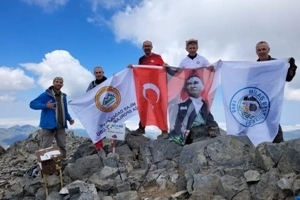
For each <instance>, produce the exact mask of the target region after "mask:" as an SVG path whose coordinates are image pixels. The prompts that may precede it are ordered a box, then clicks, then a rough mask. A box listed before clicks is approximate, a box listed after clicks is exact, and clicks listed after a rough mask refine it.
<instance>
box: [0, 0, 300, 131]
mask: <svg viewBox="0 0 300 200" xmlns="http://www.w3.org/2000/svg"><path fill="white" fill-rule="evenodd" d="M175 2H176V3H175ZM299 7H300V1H297V0H285V1H278V2H277V3H276V4H274V3H273V1H272V0H251V1H240V0H226V1H220V0H185V1H174V0H147V1H146V0H145V1H143V0H72V1H71V0H1V1H0V11H1V12H0V27H1V31H0V44H1V47H0V80H1V82H0V105H1V111H0V126H10V125H15V124H28V123H29V124H33V125H37V124H38V121H39V114H40V112H39V111H34V110H31V109H30V108H29V107H28V104H29V102H30V101H31V100H32V99H33V98H35V97H36V96H37V95H39V94H40V93H41V92H43V91H44V90H45V89H46V88H48V87H49V86H50V85H51V84H52V79H53V77H55V76H62V77H64V80H65V84H64V87H63V89H62V90H63V91H64V92H65V93H67V94H68V99H69V100H71V99H74V98H77V97H79V96H81V95H82V94H83V93H84V92H85V90H86V88H87V86H88V84H89V83H90V81H92V80H93V75H92V73H91V72H92V70H93V68H94V67H95V66H97V65H100V66H102V67H103V68H104V71H105V75H106V76H107V77H110V76H112V75H113V74H114V73H117V72H119V71H121V70H122V69H124V68H125V67H126V66H127V65H128V64H129V63H132V64H136V63H137V61H138V58H139V57H140V56H141V55H142V54H143V52H142V50H141V43H142V42H143V41H144V40H151V41H152V42H153V45H154V48H153V51H154V52H156V53H159V54H161V55H162V56H163V59H164V60H165V62H167V63H168V64H169V65H172V66H177V65H178V64H179V62H180V61H181V60H182V59H183V58H184V57H185V56H186V51H185V46H184V45H185V40H187V39H189V38H196V39H198V40H199V51H198V53H199V54H201V55H203V56H205V57H206V58H207V59H208V60H209V61H210V62H216V61H217V60H219V59H222V60H236V61H239V60H241V61H242V60H256V59H257V57H256V54H255V44H256V43H257V42H258V41H261V40H266V41H268V42H269V44H270V47H271V55H272V56H273V57H277V58H286V57H290V56H293V57H294V58H295V59H296V63H297V64H298V66H300V48H299V46H300V39H299V35H300V24H299V20H300V12H299ZM299 73H300V72H298V74H297V75H296V77H295V78H294V80H293V81H292V82H291V83H288V84H286V88H285V100H284V105H283V111H282V118H281V124H282V125H283V127H284V129H285V130H290V129H296V128H298V129H299V128H300V118H299V110H300V102H299V101H300V75H299ZM275 81H276V80H275ZM70 110H71V109H70ZM212 113H213V114H214V116H215V118H216V120H217V121H218V123H219V124H221V125H222V124H224V122H225V118H224V111H223V105H222V97H221V91H218V92H217V96H216V98H215V101H214V104H213V106H212ZM71 114H72V111H71ZM74 118H75V119H76V116H74ZM134 124H135V122H134ZM76 126H78V127H80V123H79V122H78V120H77V121H76V123H75V127H76Z"/></svg>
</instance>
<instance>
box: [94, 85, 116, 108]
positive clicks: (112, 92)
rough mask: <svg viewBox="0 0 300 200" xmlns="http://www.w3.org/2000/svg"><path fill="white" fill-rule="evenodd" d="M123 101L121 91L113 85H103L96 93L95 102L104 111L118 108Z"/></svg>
mask: <svg viewBox="0 0 300 200" xmlns="http://www.w3.org/2000/svg"><path fill="white" fill-rule="evenodd" d="M120 102H121V95H120V92H119V91H118V90H117V89H116V88H114V87H111V86H105V87H102V88H101V89H100V90H98V92H97V93H96V95H95V103H96V106H97V108H98V109H99V110H101V111H102V112H111V111H113V110H114V109H116V108H117V107H118V106H119V104H120Z"/></svg>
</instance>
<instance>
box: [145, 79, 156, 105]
mask: <svg viewBox="0 0 300 200" xmlns="http://www.w3.org/2000/svg"><path fill="white" fill-rule="evenodd" d="M148 89H151V90H154V92H155V93H156V95H157V99H156V102H155V103H157V102H158V100H159V98H160V91H159V89H158V87H157V86H156V85H154V84H153V83H146V84H144V85H143V96H144V98H145V99H147V100H148V98H147V97H146V90H148Z"/></svg>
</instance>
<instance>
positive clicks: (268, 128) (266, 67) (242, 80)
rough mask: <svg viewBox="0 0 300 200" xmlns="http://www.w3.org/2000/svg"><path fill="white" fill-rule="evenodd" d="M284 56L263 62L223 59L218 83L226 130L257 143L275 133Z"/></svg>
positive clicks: (282, 92)
mask: <svg viewBox="0 0 300 200" xmlns="http://www.w3.org/2000/svg"><path fill="white" fill-rule="evenodd" d="M287 69H288V63H287V59H281V60H272V61H265V62H237V61H236V62H235V61H224V62H222V65H221V83H222V93H223V103H224V109H225V117H226V126H227V130H226V131H227V134H232V135H247V136H248V137H249V139H250V140H251V141H252V143H253V144H254V145H255V146H257V145H258V144H259V143H261V142H272V141H273V140H274V138H275V136H276V135H277V131H278V125H279V121H280V115H281V108H282V102H283V94H284V85H285V78H286V74H287Z"/></svg>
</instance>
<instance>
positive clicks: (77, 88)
mask: <svg viewBox="0 0 300 200" xmlns="http://www.w3.org/2000/svg"><path fill="white" fill-rule="evenodd" d="M21 66H23V67H25V68H26V69H27V70H29V71H31V72H33V73H35V74H36V75H37V76H38V78H37V82H38V84H39V85H40V86H41V87H42V88H44V89H46V88H48V87H49V86H51V85H52V82H53V78H54V77H56V76H61V77H63V79H64V86H63V88H62V91H63V92H65V93H66V94H67V95H68V96H72V97H78V96H81V95H82V94H83V93H84V92H85V91H86V89H87V86H88V85H89V83H90V82H91V81H92V80H93V79H94V77H93V75H92V74H91V72H89V71H88V70H86V68H84V67H83V66H81V65H80V63H79V61H78V60H77V59H75V58H73V57H72V56H71V55H70V53H69V52H67V51H64V50H55V51H52V52H50V53H47V54H46V55H45V58H44V59H43V60H42V62H40V63H23V64H21Z"/></svg>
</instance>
